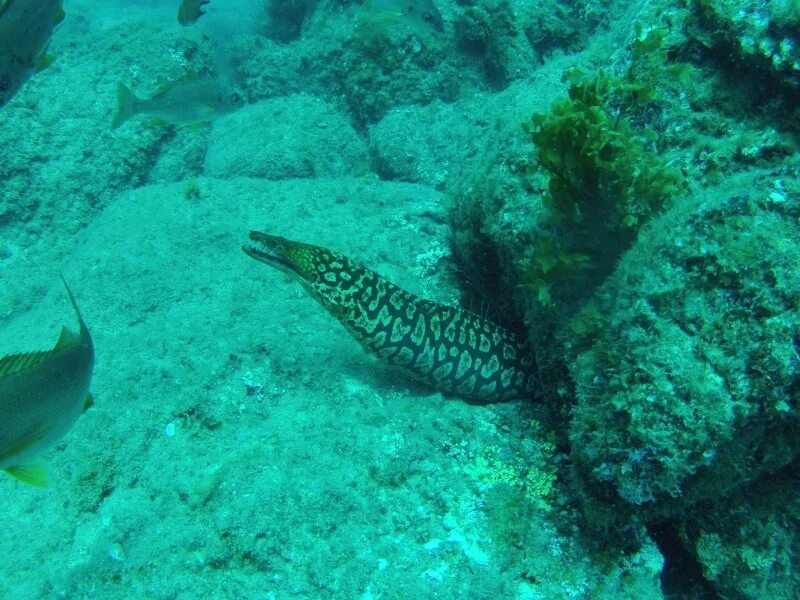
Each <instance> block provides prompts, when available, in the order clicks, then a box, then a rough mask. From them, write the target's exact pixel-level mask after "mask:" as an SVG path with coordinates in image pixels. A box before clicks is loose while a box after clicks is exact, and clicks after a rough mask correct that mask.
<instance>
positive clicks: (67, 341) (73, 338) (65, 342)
mask: <svg viewBox="0 0 800 600" xmlns="http://www.w3.org/2000/svg"><path fill="white" fill-rule="evenodd" d="M80 343H81V336H80V335H78V334H77V333H75V332H74V331H70V330H69V329H67V328H66V327H62V328H61V335H59V336H58V341H57V342H56V346H55V348H53V350H63V349H64V348H71V347H73V346H77V345H78V344H80Z"/></svg>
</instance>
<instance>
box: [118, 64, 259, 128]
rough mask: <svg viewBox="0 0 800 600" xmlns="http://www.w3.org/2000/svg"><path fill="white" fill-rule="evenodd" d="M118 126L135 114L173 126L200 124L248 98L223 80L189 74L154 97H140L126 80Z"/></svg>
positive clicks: (120, 92) (120, 89) (120, 90)
mask: <svg viewBox="0 0 800 600" xmlns="http://www.w3.org/2000/svg"><path fill="white" fill-rule="evenodd" d="M117 103H118V107H117V113H116V114H115V115H114V118H113V120H112V121H111V129H116V128H117V127H119V126H120V125H122V124H123V123H124V122H125V121H127V120H128V119H130V118H131V117H133V116H134V115H146V116H148V117H150V119H151V120H153V121H156V122H161V123H168V124H171V125H197V124H200V123H207V122H208V121H213V120H214V119H216V118H217V117H219V116H222V115H225V114H228V113H231V112H233V111H235V110H237V109H239V108H241V107H242V106H243V105H244V99H243V98H242V96H241V95H239V94H238V93H237V92H236V91H235V90H233V89H232V88H230V87H228V86H227V85H225V84H224V83H223V82H222V81H221V80H220V79H217V78H214V77H210V76H204V75H195V74H191V75H187V76H186V77H184V78H182V79H179V80H177V81H172V82H170V83H167V84H166V85H163V86H161V87H160V88H159V89H158V90H157V91H156V93H155V94H153V95H152V96H151V97H150V98H139V97H137V96H136V95H135V94H134V93H133V92H132V91H131V90H130V89H129V88H128V86H126V85H125V84H124V83H122V82H120V83H118V84H117Z"/></svg>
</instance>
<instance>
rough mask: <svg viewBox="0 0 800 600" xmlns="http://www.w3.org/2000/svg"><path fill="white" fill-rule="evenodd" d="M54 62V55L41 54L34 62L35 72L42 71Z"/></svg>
mask: <svg viewBox="0 0 800 600" xmlns="http://www.w3.org/2000/svg"><path fill="white" fill-rule="evenodd" d="M55 60H56V56H55V54H48V53H47V52H42V53H41V54H40V55H39V56H37V57H36V61H35V63H34V68H35V69H36V72H37V73H38V72H39V71H44V70H45V69H46V68H47V67H49V66H50V65H52V64H53V62H54V61H55Z"/></svg>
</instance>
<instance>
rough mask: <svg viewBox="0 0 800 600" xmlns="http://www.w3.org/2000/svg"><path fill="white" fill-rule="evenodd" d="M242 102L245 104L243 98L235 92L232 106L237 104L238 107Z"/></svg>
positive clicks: (232, 96) (232, 95)
mask: <svg viewBox="0 0 800 600" xmlns="http://www.w3.org/2000/svg"><path fill="white" fill-rule="evenodd" d="M242 102H243V100H242V97H241V96H240V95H239V94H237V93H236V92H233V93H232V94H231V104H235V105H236V106H238V105H240V104H241V103H242Z"/></svg>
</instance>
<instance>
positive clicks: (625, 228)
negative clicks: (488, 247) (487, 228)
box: [521, 28, 691, 304]
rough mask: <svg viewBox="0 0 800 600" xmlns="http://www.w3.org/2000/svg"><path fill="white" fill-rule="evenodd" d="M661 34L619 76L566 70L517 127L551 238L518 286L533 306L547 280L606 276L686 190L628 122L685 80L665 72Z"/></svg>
mask: <svg viewBox="0 0 800 600" xmlns="http://www.w3.org/2000/svg"><path fill="white" fill-rule="evenodd" d="M666 34H667V30H666V29H664V28H656V29H652V30H650V31H648V32H646V33H642V34H640V35H639V36H638V37H637V39H636V40H635V41H634V42H633V44H632V45H631V48H630V53H631V60H630V64H629V65H628V67H627V69H626V70H625V71H624V72H623V73H622V74H621V75H615V74H612V73H609V72H607V71H605V70H603V69H600V70H598V71H597V72H595V73H593V74H585V73H583V72H582V71H580V70H578V69H572V70H570V71H567V72H566V73H565V77H566V79H567V81H568V82H569V94H568V97H567V98H565V99H562V100H559V101H557V102H555V103H554V105H553V106H552V108H551V110H550V111H549V112H547V113H543V114H534V115H533V116H532V117H531V120H530V122H528V123H525V124H523V127H524V129H525V131H526V132H527V133H528V135H529V136H530V139H531V141H533V143H534V144H535V152H534V155H533V160H532V161H531V164H530V169H529V171H536V170H543V171H544V172H545V173H546V175H547V177H548V186H547V189H546V190H545V192H544V194H543V197H542V202H543V204H544V206H545V207H547V209H548V212H547V217H546V219H545V225H546V226H547V227H548V229H550V234H549V235H550V236H551V237H550V238H549V239H545V241H542V240H541V238H540V239H539V241H538V242H537V245H538V246H537V247H536V248H533V249H532V252H529V253H528V254H527V257H526V262H525V264H524V265H523V271H524V273H525V280H524V281H523V283H522V284H521V287H524V288H528V289H531V290H533V291H535V293H536V295H537V298H538V300H539V302H540V303H542V304H548V303H549V302H550V286H551V285H552V284H553V282H554V281H556V280H558V279H560V278H562V277H568V276H570V275H571V274H575V273H576V272H577V271H580V270H583V269H584V268H585V267H587V266H589V264H590V259H591V265H592V266H593V267H595V268H597V269H600V271H601V272H602V271H603V270H608V269H610V267H611V266H612V265H613V264H614V262H616V259H617V258H618V257H619V255H620V253H621V252H623V251H624V250H625V249H627V248H628V247H629V246H630V244H631V243H632V242H633V241H634V240H635V239H636V235H637V233H638V231H639V229H640V228H641V227H642V226H643V225H644V224H645V223H646V222H647V221H648V220H649V219H650V218H651V217H652V216H653V215H654V214H656V213H658V212H659V211H661V210H662V209H663V208H664V206H665V205H666V204H667V203H669V202H670V201H671V200H672V199H673V198H675V197H677V196H679V195H681V194H683V193H684V192H685V190H686V183H685V178H684V176H683V175H682V174H681V172H680V171H678V170H677V169H675V168H673V167H671V166H670V165H669V164H667V163H665V162H664V160H663V159H662V158H661V157H660V156H659V155H658V154H657V153H656V144H657V140H658V135H657V134H656V132H655V131H653V130H652V129H649V128H648V127H645V126H637V125H635V124H634V123H635V122H636V121H639V120H641V118H642V117H641V115H642V114H643V112H644V109H645V108H646V107H647V106H649V105H651V104H652V103H653V102H655V101H657V100H659V99H660V98H661V97H662V95H663V94H664V93H667V92H668V91H670V89H673V91H674V88H673V87H672V86H674V85H675V84H676V83H680V82H683V81H685V80H686V78H687V77H689V76H690V75H691V69H690V67H688V66H687V65H684V64H682V63H676V64H667V50H666V49H665V47H664V44H663V40H664V37H665V36H666Z"/></svg>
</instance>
